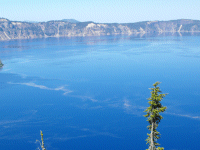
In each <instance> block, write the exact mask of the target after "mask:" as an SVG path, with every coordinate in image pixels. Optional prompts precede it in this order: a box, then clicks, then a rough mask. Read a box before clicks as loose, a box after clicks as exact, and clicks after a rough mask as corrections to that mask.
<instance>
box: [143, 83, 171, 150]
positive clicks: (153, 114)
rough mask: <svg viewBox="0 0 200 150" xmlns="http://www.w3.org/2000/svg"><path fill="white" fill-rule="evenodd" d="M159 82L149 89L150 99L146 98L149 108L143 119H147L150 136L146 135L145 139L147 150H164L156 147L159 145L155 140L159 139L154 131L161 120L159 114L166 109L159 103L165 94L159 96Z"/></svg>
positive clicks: (157, 133)
mask: <svg viewBox="0 0 200 150" xmlns="http://www.w3.org/2000/svg"><path fill="white" fill-rule="evenodd" d="M159 84H160V82H156V83H154V84H153V86H154V87H153V88H150V90H151V97H150V98H148V100H149V102H148V103H149V105H150V106H149V107H148V108H147V109H146V110H145V111H144V112H147V114H146V115H144V116H145V117H147V121H148V122H149V124H150V125H149V126H147V128H148V129H149V130H150V132H151V133H150V134H147V135H148V138H147V139H146V141H147V144H149V148H148V149H147V150H164V148H163V147H157V146H159V145H160V144H159V143H157V140H158V139H159V138H160V135H161V134H160V133H159V132H158V131H157V130H156V129H157V127H158V124H159V122H160V121H161V119H162V118H163V117H162V116H161V115H160V113H161V112H164V111H165V110H166V109H167V107H164V106H162V104H161V103H160V102H161V101H162V99H163V97H165V96H166V94H161V90H160V87H158V85H159Z"/></svg>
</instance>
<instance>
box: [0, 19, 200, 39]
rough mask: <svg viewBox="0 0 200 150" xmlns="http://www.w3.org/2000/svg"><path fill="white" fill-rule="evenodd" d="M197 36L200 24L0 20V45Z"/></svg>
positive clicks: (187, 21)
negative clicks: (40, 40) (52, 40)
mask: <svg viewBox="0 0 200 150" xmlns="http://www.w3.org/2000/svg"><path fill="white" fill-rule="evenodd" d="M166 33H167V34H175V33H179V34H182V33H190V34H194V33H200V20H191V19H179V20H170V21H143V22H136V23H94V22H92V21H90V22H79V21H77V20H74V19H63V20H53V21H48V22H34V23H32V22H21V21H10V20H8V19H5V18H0V41H5V40H13V39H33V38H47V37H72V36H103V35H145V34H159V35H162V34H166Z"/></svg>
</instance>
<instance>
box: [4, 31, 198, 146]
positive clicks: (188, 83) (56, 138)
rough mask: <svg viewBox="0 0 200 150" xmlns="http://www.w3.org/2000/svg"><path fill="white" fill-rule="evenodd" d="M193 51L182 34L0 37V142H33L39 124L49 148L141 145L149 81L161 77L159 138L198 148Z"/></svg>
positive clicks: (192, 42) (190, 39)
mask: <svg viewBox="0 0 200 150" xmlns="http://www.w3.org/2000/svg"><path fill="white" fill-rule="evenodd" d="M199 56H200V43H199V36H188V35H182V36H175V35H174V36H168V35H167V34H166V35H165V36H164V37H161V36H148V35H143V36H140V35H137V36H104V37H76V38H75V37H73V38H47V39H34V40H19V41H7V42H0V57H1V59H2V61H3V62H4V64H5V66H4V68H3V69H1V71H0V92H1V97H0V112H1V119H0V129H1V133H0V134H1V136H0V138H1V139H2V140H4V142H2V143H1V142H0V146H1V148H2V149H12V148H13V147H15V148H17V149H24V147H29V149H36V148H37V147H38V145H37V144H35V143H34V142H35V140H36V139H39V138H40V135H39V131H40V130H42V131H43V133H44V135H45V136H44V140H45V143H46V146H47V147H48V149H66V148H67V149H126V150H129V149H145V148H147V146H146V145H145V139H146V133H147V132H148V130H146V126H147V125H148V123H147V122H146V121H145V118H144V117H143V115H144V112H143V111H144V110H145V108H146V107H147V106H148V104H147V102H148V101H147V100H146V98H148V97H149V95H150V93H149V92H150V91H149V90H148V88H150V87H151V85H152V84H153V83H154V82H156V81H161V82H162V84H161V85H160V87H161V89H162V91H163V92H164V93H169V95H167V97H166V98H165V99H164V101H163V105H164V106H167V107H168V109H167V111H166V112H165V113H164V115H163V116H164V119H163V120H162V122H161V123H160V126H159V131H160V132H161V134H162V135H163V136H162V138H161V139H160V143H161V144H162V146H163V147H165V148H166V149H184V148H189V147H190V148H191V149H197V147H199V146H200V145H198V141H197V139H198V138H197V137H198V136H199V135H200V132H199V121H200V119H199V118H200V113H199V105H200V104H199V98H200V95H199V94H198V93H199V89H200V83H199V82H200V80H199V74H200V64H199V63H200V61H199ZM166 128H167V129H169V130H170V131H171V132H170V133H168V131H169V130H166ZM188 128H189V129H190V130H189V131H190V132H187V134H182V133H183V132H186V129H188ZM172 133H177V135H181V137H180V136H179V137H178V138H175V137H174V136H173V134H172ZM194 133H195V134H194ZM169 139H172V140H174V141H176V143H177V144H175V145H171V144H169V142H170V140H169ZM188 139H190V140H189V141H188ZM10 141H12V142H11V143H10ZM5 143H9V144H5ZM133 143H138V145H134V148H133ZM191 145H192V146H191Z"/></svg>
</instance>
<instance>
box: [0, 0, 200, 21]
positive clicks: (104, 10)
mask: <svg viewBox="0 0 200 150" xmlns="http://www.w3.org/2000/svg"><path fill="white" fill-rule="evenodd" d="M0 17H3V18H8V19H10V20H13V21H24V20H30V21H49V20H61V19H76V20H78V21H94V22H99V23H114V22H116V23H129V22H138V21H147V20H151V21H153V20H173V19H197V20H200V0H98V1H97V0H0Z"/></svg>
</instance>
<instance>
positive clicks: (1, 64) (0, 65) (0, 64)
mask: <svg viewBox="0 0 200 150" xmlns="http://www.w3.org/2000/svg"><path fill="white" fill-rule="evenodd" d="M1 67H3V63H2V62H1V59H0V68H1Z"/></svg>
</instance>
